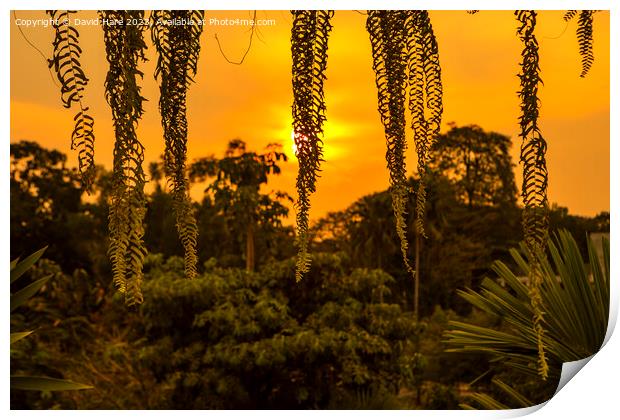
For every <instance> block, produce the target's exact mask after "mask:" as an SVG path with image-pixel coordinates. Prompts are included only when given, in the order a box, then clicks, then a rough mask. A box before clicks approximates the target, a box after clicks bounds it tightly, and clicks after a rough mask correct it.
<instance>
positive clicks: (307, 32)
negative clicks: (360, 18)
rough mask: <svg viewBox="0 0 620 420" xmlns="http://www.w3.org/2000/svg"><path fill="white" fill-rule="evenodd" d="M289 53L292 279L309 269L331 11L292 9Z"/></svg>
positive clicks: (323, 118)
mask: <svg viewBox="0 0 620 420" xmlns="http://www.w3.org/2000/svg"><path fill="white" fill-rule="evenodd" d="M291 13H292V14H293V28H292V31H291V53H292V58H293V68H292V74H293V77H292V84H293V98H294V99H293V132H294V140H295V147H296V156H297V160H298V161H299V172H298V174H297V193H298V200H297V203H296V210H297V238H296V243H297V247H298V254H297V269H296V274H295V276H296V279H297V281H300V280H301V278H302V277H303V274H304V273H306V272H308V270H309V269H310V252H309V249H308V247H309V243H308V242H309V238H308V219H309V211H310V194H312V193H313V192H315V191H316V180H317V177H318V172H319V170H320V163H321V161H322V160H323V140H322V136H323V122H324V121H325V97H324V94H323V81H324V80H325V79H326V76H325V71H326V69H327V42H328V39H329V33H330V31H331V29H332V25H331V22H330V21H331V18H332V17H333V15H334V12H333V11H329V10H298V11H292V12H291Z"/></svg>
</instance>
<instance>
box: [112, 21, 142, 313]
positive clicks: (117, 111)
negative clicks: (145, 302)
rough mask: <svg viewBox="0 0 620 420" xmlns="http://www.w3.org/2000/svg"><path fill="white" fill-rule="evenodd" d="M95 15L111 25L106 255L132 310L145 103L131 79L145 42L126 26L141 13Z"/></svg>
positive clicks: (138, 279) (138, 276)
mask: <svg viewBox="0 0 620 420" xmlns="http://www.w3.org/2000/svg"><path fill="white" fill-rule="evenodd" d="M100 15H101V18H102V19H106V20H107V21H109V22H113V23H111V24H107V25H103V31H104V41H105V47H106V58H107V60H108V63H109V70H108V74H107V77H106V82H105V88H106V100H107V101H108V104H109V105H110V108H111V110H112V119H113V121H114V133H115V136H116V141H115V143H114V174H113V190H112V197H111V203H110V215H109V228H110V248H109V255H110V260H111V262H112V270H113V272H114V284H115V285H116V287H117V288H118V290H119V291H120V292H121V293H122V294H123V295H124V296H125V301H126V302H127V305H128V306H132V305H139V304H140V303H142V292H141V283H142V264H143V261H144V257H145V256H146V253H147V251H146V248H145V247H144V242H143V239H142V237H143V236H144V226H143V219H144V215H145V213H146V197H145V195H144V184H145V176H144V170H143V169H142V163H143V161H144V146H143V145H142V143H140V141H139V140H138V137H137V135H136V126H137V124H138V121H139V120H140V118H141V116H142V113H143V108H142V102H143V101H144V100H145V99H144V98H143V97H142V96H141V94H140V87H139V85H138V83H137V77H142V72H141V71H140V70H138V62H139V61H144V60H145V59H146V58H145V56H144V52H145V49H146V44H145V43H144V39H143V34H142V28H141V27H140V26H138V25H132V24H131V20H132V19H134V20H138V21H140V20H141V19H142V17H143V15H144V12H142V11H101V12H100ZM114 22H116V24H115V23H114ZM119 22H120V23H119Z"/></svg>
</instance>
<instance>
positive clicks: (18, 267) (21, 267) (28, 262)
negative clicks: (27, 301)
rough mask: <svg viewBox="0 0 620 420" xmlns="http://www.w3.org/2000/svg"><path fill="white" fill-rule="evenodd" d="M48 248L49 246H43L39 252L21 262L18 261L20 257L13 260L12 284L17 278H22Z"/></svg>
mask: <svg viewBox="0 0 620 420" xmlns="http://www.w3.org/2000/svg"><path fill="white" fill-rule="evenodd" d="M46 249H47V247H45V248H41V249H40V250H38V251H37V252H35V253H33V254H31V255H30V256H28V257H26V259H24V260H23V261H22V262H20V263H19V264H18V263H17V262H18V261H19V258H18V259H16V260H13V261H11V284H13V282H14V281H15V280H17V279H18V278H20V277H21V275H22V274H24V273H25V272H26V271H28V269H29V268H30V267H32V266H33V265H34V263H36V262H37V261H38V260H39V258H41V256H42V255H43V253H44V252H45V250H46Z"/></svg>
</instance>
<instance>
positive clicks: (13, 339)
mask: <svg viewBox="0 0 620 420" xmlns="http://www.w3.org/2000/svg"><path fill="white" fill-rule="evenodd" d="M32 333H33V331H23V332H17V333H11V344H14V343H17V342H18V341H19V340H21V339H22V338H25V337H28V336H29V335H30V334H32Z"/></svg>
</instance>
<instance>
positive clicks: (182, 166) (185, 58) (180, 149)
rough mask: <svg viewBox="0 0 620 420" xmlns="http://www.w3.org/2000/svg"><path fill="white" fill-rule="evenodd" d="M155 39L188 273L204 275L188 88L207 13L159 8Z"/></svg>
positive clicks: (169, 170)
mask: <svg viewBox="0 0 620 420" xmlns="http://www.w3.org/2000/svg"><path fill="white" fill-rule="evenodd" d="M152 18H153V19H152V21H153V26H152V29H151V39H152V40H153V44H154V45H155V48H156V50H157V67H156V69H155V78H156V79H157V78H159V79H160V97H159V111H160V113H161V123H162V126H163V129H164V141H165V145H166V148H165V152H164V164H165V169H166V170H165V173H166V176H167V177H168V183H169V185H170V187H171V190H172V196H173V200H174V211H175V215H176V226H177V230H178V233H179V237H180V239H181V243H182V244H183V248H184V253H185V275H186V276H187V277H188V278H194V277H196V275H197V274H198V272H197V269H196V265H197V262H198V256H197V252H196V245H197V241H198V239H197V238H198V227H197V225H196V219H195V216H194V208H193V206H192V202H191V199H190V196H189V181H188V178H187V174H186V160H187V156H186V155H187V115H186V100H187V90H188V88H189V85H190V84H191V83H192V82H193V79H192V78H193V77H194V76H195V75H196V71H197V69H198V56H199V53H200V35H201V33H202V20H203V19H204V12H203V11H197V10H157V11H153V14H152Z"/></svg>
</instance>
